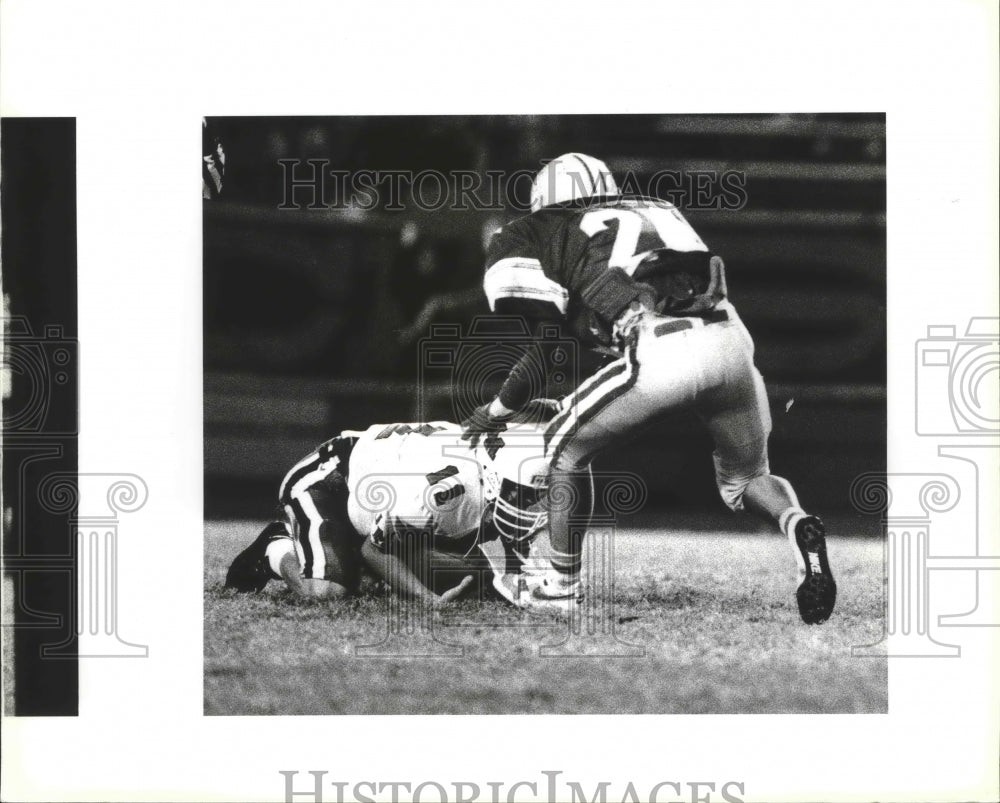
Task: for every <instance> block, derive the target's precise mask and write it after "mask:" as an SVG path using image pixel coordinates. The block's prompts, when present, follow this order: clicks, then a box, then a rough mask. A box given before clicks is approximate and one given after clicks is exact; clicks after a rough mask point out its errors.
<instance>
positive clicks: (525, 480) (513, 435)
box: [477, 424, 549, 541]
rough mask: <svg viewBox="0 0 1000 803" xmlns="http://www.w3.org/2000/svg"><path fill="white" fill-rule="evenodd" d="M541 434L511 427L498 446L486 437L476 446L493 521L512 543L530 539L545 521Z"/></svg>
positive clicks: (544, 463)
mask: <svg viewBox="0 0 1000 803" xmlns="http://www.w3.org/2000/svg"><path fill="white" fill-rule="evenodd" d="M544 432H545V430H544V429H543V428H542V427H539V426H536V425H534V424H511V425H509V426H508V428H507V429H506V430H505V431H504V432H501V433H500V434H499V436H498V438H499V441H500V442H501V443H502V445H499V446H498V444H497V441H496V440H494V439H492V438H490V439H487V440H485V441H481V442H480V444H479V446H478V447H477V451H478V454H479V462H480V465H481V466H482V471H483V491H484V497H485V501H486V503H487V505H488V506H492V512H493V522H494V524H495V525H496V528H497V530H498V531H499V532H500V534H501V535H503V536H505V537H506V538H509V539H512V540H515V541H524V540H526V539H529V538H531V537H533V536H534V535H535V534H536V533H537V532H538V531H539V529H541V528H542V527H543V526H544V525H545V523H546V520H547V518H548V515H547V513H546V509H545V494H546V492H547V490H548V482H549V464H548V460H547V459H546V457H545V441H544Z"/></svg>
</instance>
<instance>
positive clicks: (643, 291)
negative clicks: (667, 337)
mask: <svg viewBox="0 0 1000 803" xmlns="http://www.w3.org/2000/svg"><path fill="white" fill-rule="evenodd" d="M580 296H581V298H583V301H584V303H586V305H587V306H588V307H590V308H591V309H592V310H594V312H596V313H597V314H598V315H600V316H601V317H602V318H604V320H605V321H607V322H608V323H614V322H615V320H617V318H618V316H619V315H621V314H622V312H624V311H625V309H626V308H627V307H628V306H629V304H631V303H632V302H633V301H635V300H637V299H640V300H644V301H645V303H646V305H647V306H649V307H652V306H653V305H654V304H653V302H655V294H654V292H653V289H652V288H651V287H649V286H648V285H645V284H643V283H641V282H637V281H635V280H634V279H633V278H632V277H631V276H629V275H628V274H627V273H626V272H625V271H623V270H622V269H621V268H608V269H607V270H605V271H602V272H601V273H600V274H598V276H597V278H596V279H594V280H593V281H592V282H591V283H590V284H588V285H587V286H586V287H584V288H583V290H581V291H580Z"/></svg>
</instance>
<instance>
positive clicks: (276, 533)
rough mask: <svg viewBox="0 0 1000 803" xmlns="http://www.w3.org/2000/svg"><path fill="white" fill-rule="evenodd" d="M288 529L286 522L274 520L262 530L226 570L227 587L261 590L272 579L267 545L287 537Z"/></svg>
mask: <svg viewBox="0 0 1000 803" xmlns="http://www.w3.org/2000/svg"><path fill="white" fill-rule="evenodd" d="M287 537H288V530H287V529H286V527H285V524H284V523H283V522H280V521H274V522H271V523H270V524H268V525H267V527H265V528H264V529H263V531H261V534H260V535H258V536H257V537H256V538H255V539H254V542H253V543H252V544H250V546H248V547H247V548H246V549H244V550H243V551H242V552H240V554H239V555H237V556H236V557H235V558H233V562H232V563H231V564H229V571H227V572H226V585H225V587H226V588H233V589H236V590H237V591H242V592H250V591H254V592H256V591H260V590H262V589H263V588H264V586H266V585H267V581H268V580H270V579H271V571H270V567H269V566H268V565H267V545H268V544H270V543H271V541H273V540H275V539H276V538H287Z"/></svg>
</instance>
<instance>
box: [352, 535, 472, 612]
mask: <svg viewBox="0 0 1000 803" xmlns="http://www.w3.org/2000/svg"><path fill="white" fill-rule="evenodd" d="M391 527H392V525H391V524H388V525H386V529H389V530H390V532H389V533H386V531H385V530H384V529H382V528H377V529H376V530H375V531H374V532H373V533H372V534H371V535H369V536H368V537H367V538H366V539H365V541H364V543H363V544H362V545H361V557H362V558H364V561H365V563H366V564H368V567H369V568H370V569H371V570H372V572H373V573H374V574H375V575H376V576H377V577H378V578H379V579H380V580H382V581H383V582H385V583H386V584H387V585H388V586H389V588H391V589H392V590H393V591H395V592H396V593H397V594H399V596H401V597H402V598H403V599H412V600H420V601H422V602H425V603H427V604H428V605H433V606H435V607H440V606H442V605H447V604H449V603H450V602H453V601H454V600H455V599H457V598H458V597H460V596H461V595H462V594H463V593H464V592H465V589H466V588H468V586H469V584H470V583H471V582H472V576H471V575H468V576H466V577H465V578H464V579H463V580H462V582H461V583H459V584H458V585H457V586H455V588H450V589H448V590H447V591H445V592H444V593H443V594H440V595H438V594H435V593H434V592H433V591H431V589H429V588H428V587H427V586H425V585H424V584H423V583H422V582H420V578H419V577H417V575H416V574H415V573H414V572H413V570H412V569H410V567H409V566H407V564H406V561H404V560H402V559H401V558H400V557H399V556H398V555H396V554H394V553H393V551H392V549H391V548H390V546H389V544H390V542H391V541H392V540H394V536H393V533H392V532H391ZM404 537H405V536H404Z"/></svg>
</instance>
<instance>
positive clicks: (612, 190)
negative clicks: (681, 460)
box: [463, 153, 837, 624]
mask: <svg viewBox="0 0 1000 803" xmlns="http://www.w3.org/2000/svg"><path fill="white" fill-rule="evenodd" d="M531 210H532V211H531V213H530V214H528V215H526V216H524V217H521V218H519V219H517V220H514V221H513V222H511V223H509V224H507V225H506V226H504V227H503V228H502V229H500V230H499V231H498V233H497V234H495V235H494V237H493V239H492V241H491V243H490V246H489V249H488V253H487V259H486V273H485V277H484V281H483V286H484V289H485V292H486V296H487V299H488V301H489V304H490V308H491V309H492V310H494V311H495V312H496V313H498V314H504V315H508V314H525V315H529V316H531V317H533V318H534V319H535V320H545V319H548V320H556V321H564V322H566V323H567V325H568V326H569V327H570V328H571V330H572V331H573V332H574V333H575V334H576V335H577V336H578V337H579V338H580V339H581V342H582V343H583V344H590V345H595V346H598V347H604V348H611V349H613V350H614V351H615V352H616V353H617V355H618V358H617V359H616V360H614V361H613V362H611V363H609V364H608V365H606V366H605V367H603V368H602V369H600V370H599V371H597V372H596V373H595V374H593V376H591V377H589V378H588V379H587V380H586V381H584V382H582V383H581V384H580V385H579V386H578V387H577V389H576V390H575V392H573V393H572V394H571V395H570V396H568V397H567V398H566V399H564V400H563V403H562V408H561V412H560V413H559V414H558V415H556V416H555V417H554V418H553V419H552V421H551V422H550V423H549V424H548V427H547V430H546V432H545V445H546V456H547V459H548V460H549V462H550V464H551V467H552V474H551V477H550V487H551V492H550V498H555V497H559V498H561V499H569V500H571V501H570V503H569V504H567V505H554V504H553V505H550V509H549V528H550V535H551V540H552V547H553V550H554V551H555V554H554V557H553V561H552V562H553V564H554V567H553V569H552V570H551V571H550V572H548V575H547V577H546V578H545V579H544V581H543V582H542V583H540V584H538V585H537V586H536V587H534V588H533V589H532V604H534V605H537V606H539V607H553V608H557V609H559V610H563V611H565V610H568V608H569V607H571V606H572V605H573V604H576V603H578V602H579V600H580V599H581V598H582V585H581V582H580V566H581V552H582V546H583V538H584V535H585V533H586V528H587V524H588V521H589V518H590V516H591V514H592V507H593V492H592V489H591V485H590V479H589V477H588V476H587V474H586V473H584V471H583V469H585V468H586V467H587V466H588V465H589V463H590V462H591V460H592V459H593V458H594V457H595V456H597V455H598V454H600V453H601V452H602V451H604V450H605V449H607V448H608V447H610V446H612V445H613V444H618V443H620V442H622V441H623V440H628V439H632V438H635V437H636V436H637V435H638V434H639V433H640V432H641V431H642V429H643V428H644V427H645V426H646V425H648V424H649V423H651V422H653V421H655V420H656V419H657V418H659V417H660V416H662V415H663V414H665V413H667V412H668V411H672V410H677V409H681V408H687V409H693V410H694V411H695V412H696V413H697V414H698V416H699V417H700V418H701V420H702V421H703V422H704V423H705V425H706V427H707V428H708V431H709V433H710V434H711V436H712V438H713V440H714V444H715V450H714V454H713V458H714V463H715V474H716V481H717V484H718V488H719V492H720V494H721V496H722V499H723V501H724V502H725V504H726V505H728V506H729V507H730V508H731V509H732V510H734V511H740V510H744V509H746V510H749V511H752V512H754V513H756V514H759V515H761V516H763V517H764V518H766V519H768V520H770V521H772V522H773V523H774V524H775V525H776V526H777V527H778V529H779V530H780V531H781V532H782V533H784V534H785V535H786V536H787V538H788V540H789V542H790V544H791V547H792V550H793V552H794V555H795V558H796V562H797V564H798V568H799V582H798V586H797V590H796V599H797V603H798V608H799V614H800V615H801V617H802V619H803V621H805V622H807V623H810V624H817V623H820V622H824V621H826V620H827V619H828V618H829V616H830V614H831V612H832V611H833V607H834V603H835V601H836V593H837V587H836V583H835V582H834V579H833V574H832V572H831V570H830V565H829V561H828V559H827V549H826V536H825V530H824V527H823V523H822V522H821V521H820V519H819V518H817V517H816V516H814V515H810V514H808V513H806V512H805V511H804V510H803V509H802V507H801V506H800V504H799V501H798V499H797V497H796V494H795V491H794V490H793V489H792V486H791V485H790V483H789V482H788V481H787V480H785V479H783V478H781V477H778V476H775V475H773V474H771V472H770V467H769V464H768V453H767V440H768V436H769V434H770V432H771V415H770V410H769V407H768V401H767V394H766V391H765V387H764V382H763V379H762V378H761V375H760V373H759V372H758V370H757V368H756V367H755V365H754V360H753V354H754V345H753V340H752V339H751V337H750V335H749V333H748V332H747V330H746V327H745V326H744V325H743V322H742V321H741V320H740V317H739V315H738V314H737V312H736V309H735V308H734V307H733V305H732V304H731V303H730V302H729V301H728V299H727V292H726V275H725V269H724V266H723V262H722V259H721V258H720V257H719V256H718V255H716V254H714V253H712V252H711V251H710V250H709V249H708V247H707V246H706V245H705V243H704V242H702V240H701V238H700V237H699V236H698V234H697V233H696V232H695V231H694V229H693V228H692V227H691V226H690V224H689V223H688V222H687V220H686V219H685V218H684V217H683V216H682V215H681V213H680V212H679V211H678V210H677V209H676V208H675V207H674V206H673V205H672V204H670V203H667V202H665V201H662V200H659V199H653V198H646V197H641V196H626V195H620V194H619V191H618V187H617V185H616V183H615V180H614V177H613V176H612V175H611V172H610V171H609V170H608V168H607V166H606V165H605V164H604V163H603V162H601V161H599V160H597V159H594V158H593V157H590V156H587V155H584V154H579V153H568V154H564V155H562V156H559V157H558V158H556V159H554V160H553V161H552V162H550V163H549V164H547V165H546V166H545V167H544V168H543V169H542V170H541V171H539V173H538V174H537V176H536V177H535V180H534V184H533V186H532V194H531ZM544 347H545V345H544V344H543V342H542V341H541V339H539V340H538V341H536V343H535V344H533V345H532V346H531V347H529V348H527V349H526V350H525V353H524V355H523V357H522V358H521V361H520V362H519V363H518V364H517V365H515V366H514V368H513V369H512V370H511V372H510V375H509V376H508V378H507V380H506V382H505V383H504V385H503V386H502V388H501V390H500V392H499V394H498V395H497V397H496V398H495V399H493V400H492V401H491V402H490V403H488V404H485V405H483V406H482V407H480V408H478V409H477V410H476V411H475V412H474V413H473V415H472V416H471V417H470V418H469V419H467V420H466V421H465V422H463V428H464V429H465V437H466V438H467V439H469V441H470V443H471V444H472V445H473V446H475V444H476V443H478V441H479V439H480V438H481V437H482V436H484V435H485V436H496V434H497V433H499V432H502V431H503V429H504V427H505V426H506V422H507V421H508V420H510V419H511V417H512V416H513V415H514V414H515V413H516V412H517V411H518V410H519V409H520V407H521V406H522V405H523V404H525V403H526V402H527V400H528V398H527V397H528V396H529V395H530V391H529V389H528V387H527V386H528V380H529V377H530V375H531V373H532V370H531V368H532V365H533V364H538V361H541V360H544V359H546V358H545V355H543V354H540V353H539V350H540V349H542V348H544ZM543 364H545V363H543ZM559 486H562V487H564V488H568V490H569V491H570V492H569V493H555V489H556V488H557V487H559Z"/></svg>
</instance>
